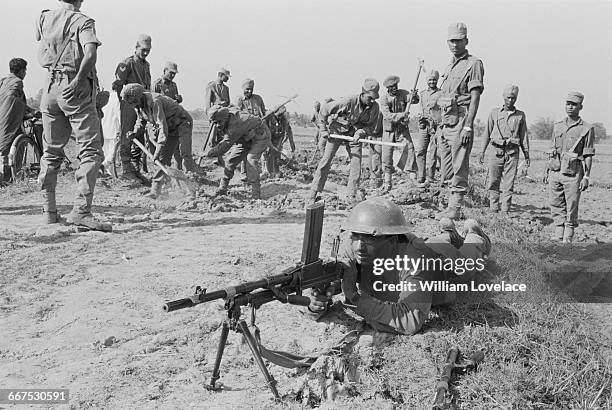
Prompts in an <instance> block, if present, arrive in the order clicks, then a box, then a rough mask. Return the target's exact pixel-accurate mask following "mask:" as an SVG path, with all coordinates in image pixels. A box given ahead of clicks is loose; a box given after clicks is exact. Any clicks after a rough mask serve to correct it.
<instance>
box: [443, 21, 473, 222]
mask: <svg viewBox="0 0 612 410" xmlns="http://www.w3.org/2000/svg"><path fill="white" fill-rule="evenodd" d="M447 43H448V47H449V49H450V51H451V53H452V54H453V59H452V61H451V63H450V64H449V66H448V67H447V68H446V71H445V73H444V79H443V80H442V84H441V85H440V97H439V98H438V105H439V106H440V109H441V111H442V124H441V125H440V128H441V132H440V135H439V137H440V138H439V141H438V149H439V151H440V158H441V159H442V162H443V163H447V164H448V163H449V162H450V163H452V167H453V179H452V182H451V186H450V191H451V197H450V199H449V201H448V208H447V209H446V210H445V211H443V212H441V213H439V214H438V215H437V218H441V217H448V218H451V219H458V218H459V217H460V215H461V206H462V204H463V197H464V196H465V194H466V193H467V189H468V177H469V171H470V153H471V152H472V145H473V143H474V130H473V128H474V119H475V118H476V114H477V113H478V106H479V104H480V95H481V94H482V92H483V90H484V83H483V80H484V67H483V64H482V61H481V60H480V59H479V58H477V57H474V56H473V55H471V54H470V53H469V52H468V50H467V48H466V47H467V45H468V37H467V27H466V25H465V24H463V23H455V24H451V25H450V26H449V27H448V41H447ZM443 168H444V166H443Z"/></svg>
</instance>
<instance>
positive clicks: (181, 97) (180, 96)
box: [176, 94, 183, 104]
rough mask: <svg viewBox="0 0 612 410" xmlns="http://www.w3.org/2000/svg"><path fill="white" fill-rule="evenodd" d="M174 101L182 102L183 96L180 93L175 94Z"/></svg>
mask: <svg viewBox="0 0 612 410" xmlns="http://www.w3.org/2000/svg"><path fill="white" fill-rule="evenodd" d="M176 102H177V103H179V104H180V103H182V102H183V96H182V95H180V94H177V95H176Z"/></svg>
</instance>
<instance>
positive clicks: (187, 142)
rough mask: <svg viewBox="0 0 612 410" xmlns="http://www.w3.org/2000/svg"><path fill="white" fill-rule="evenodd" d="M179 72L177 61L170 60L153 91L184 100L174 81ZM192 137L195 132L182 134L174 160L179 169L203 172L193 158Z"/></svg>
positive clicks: (178, 101) (177, 99)
mask: <svg viewBox="0 0 612 410" xmlns="http://www.w3.org/2000/svg"><path fill="white" fill-rule="evenodd" d="M177 73H178V66H177V65H176V63H173V62H172V61H168V62H167V63H166V64H165V66H164V74H163V75H162V76H161V77H160V78H158V79H157V80H155V82H154V83H153V92H156V93H158V94H161V95H165V96H166V97H170V98H172V99H173V100H174V101H176V102H177V103H179V104H180V103H182V102H183V97H182V96H181V95H180V94H179V92H178V87H177V85H176V83H175V82H174V77H175V76H176V74H177ZM192 138H193V134H192V133H191V132H189V133H187V132H184V133H182V134H181V138H180V139H179V143H178V147H177V148H176V150H175V151H174V160H175V161H176V164H177V168H178V169H183V166H184V167H185V169H186V170H187V171H190V172H195V173H198V174H202V173H203V172H204V171H203V170H202V168H200V167H199V166H198V164H196V162H195V161H194V159H193V152H192V148H191V147H192Z"/></svg>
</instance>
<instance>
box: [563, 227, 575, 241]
mask: <svg viewBox="0 0 612 410" xmlns="http://www.w3.org/2000/svg"><path fill="white" fill-rule="evenodd" d="M573 239H574V227H573V226H566V227H565V229H564V231H563V243H569V244H571V243H572V240H573Z"/></svg>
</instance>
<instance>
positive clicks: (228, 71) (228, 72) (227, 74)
mask: <svg viewBox="0 0 612 410" xmlns="http://www.w3.org/2000/svg"><path fill="white" fill-rule="evenodd" d="M219 74H225V75H226V76H228V77H231V76H230V70H228V69H227V68H225V67H221V68H220V69H219Z"/></svg>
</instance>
